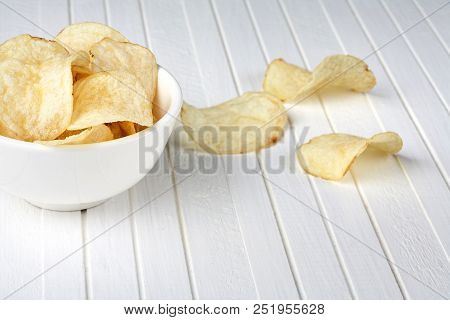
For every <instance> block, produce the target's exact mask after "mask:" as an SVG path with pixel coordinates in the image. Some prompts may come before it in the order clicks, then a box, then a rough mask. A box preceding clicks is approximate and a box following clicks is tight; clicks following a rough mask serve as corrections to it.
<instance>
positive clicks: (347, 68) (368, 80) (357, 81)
mask: <svg viewBox="0 0 450 320" xmlns="http://www.w3.org/2000/svg"><path fill="white" fill-rule="evenodd" d="M375 84H376V79H375V76H374V75H373V73H372V71H370V70H369V68H368V66H367V64H366V63H365V62H364V61H363V60H360V59H358V58H356V57H353V56H350V55H341V54H338V55H333V56H329V57H326V58H325V59H324V60H323V61H322V62H321V63H320V64H319V65H318V66H317V67H316V68H315V69H314V70H313V72H312V73H310V72H309V71H307V70H305V69H302V68H300V67H297V66H295V65H293V64H289V63H287V62H285V61H284V60H282V59H277V60H274V61H273V62H272V63H271V64H270V65H269V66H268V67H267V70H266V75H265V77H264V83H263V88H264V91H266V92H269V93H271V94H273V95H275V96H277V97H278V98H279V99H281V100H283V101H291V102H292V101H301V100H303V99H305V98H307V97H309V96H311V95H312V94H314V93H316V92H319V91H320V90H324V89H327V88H343V89H347V90H353V91H357V92H367V91H369V90H370V89H372V88H373V87H374V86H375Z"/></svg>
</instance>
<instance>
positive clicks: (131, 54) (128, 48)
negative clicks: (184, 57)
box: [90, 38, 158, 103]
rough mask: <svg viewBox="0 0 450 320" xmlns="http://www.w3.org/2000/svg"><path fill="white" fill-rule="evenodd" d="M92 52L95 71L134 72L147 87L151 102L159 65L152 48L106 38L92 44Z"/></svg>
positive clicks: (146, 90)
mask: <svg viewBox="0 0 450 320" xmlns="http://www.w3.org/2000/svg"><path fill="white" fill-rule="evenodd" d="M90 54H91V57H92V65H91V68H92V70H93V71H94V72H100V71H114V70H118V71H127V72H129V73H131V74H134V75H135V76H136V77H137V78H138V79H139V81H140V82H141V84H142V86H143V87H144V88H145V93H146V95H147V97H148V100H149V103H151V102H152V101H153V98H154V96H155V93H156V81H157V78H158V66H157V64H156V60H155V56H154V55H153V53H152V52H151V51H150V50H148V49H147V48H144V47H141V46H139V45H137V44H133V43H129V42H118V41H114V40H112V39H109V38H105V39H103V40H102V41H100V42H98V43H96V44H94V45H93V46H92V48H91V50H90Z"/></svg>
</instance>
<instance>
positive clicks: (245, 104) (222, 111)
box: [181, 92, 287, 154]
mask: <svg viewBox="0 0 450 320" xmlns="http://www.w3.org/2000/svg"><path fill="white" fill-rule="evenodd" d="M284 110H285V109H284V106H283V103H282V102H281V101H280V100H278V99H277V98H275V97H274V96H272V95H270V94H267V93H263V92H247V93H245V94H243V95H242V96H240V97H237V98H235V99H232V100H229V101H227V102H225V103H222V104H220V105H217V106H213V107H209V108H202V109H198V108H195V107H192V106H189V105H187V104H184V105H183V108H182V110H181V120H182V121H183V124H184V126H185V130H186V131H187V132H188V134H189V135H190V136H191V138H192V139H193V140H194V141H195V142H196V143H197V144H198V145H199V146H200V147H201V148H202V149H203V150H206V151H208V152H210V153H217V154H228V153H244V152H253V151H258V150H260V149H261V148H266V147H268V146H270V145H272V144H274V143H276V142H277V141H278V140H279V139H280V138H281V136H282V134H283V128H284V126H285V124H286V121H287V116H286V115H285V114H284Z"/></svg>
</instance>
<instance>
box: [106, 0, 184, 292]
mask: <svg viewBox="0 0 450 320" xmlns="http://www.w3.org/2000/svg"><path fill="white" fill-rule="evenodd" d="M106 8H107V12H108V21H109V24H110V25H111V26H112V27H114V28H116V29H117V30H120V32H122V33H123V34H124V35H125V36H126V37H127V38H128V39H129V40H130V41H134V42H136V43H138V44H141V45H143V46H148V44H147V39H146V31H145V28H144V23H143V19H142V13H141V8H140V5H139V1H129V2H126V3H125V2H123V1H108V2H106ZM123 16H126V17H127V19H122V17H123ZM166 158H167V157H166V154H163V155H162V156H161V159H160V162H159V163H157V164H156V165H155V168H158V170H157V171H155V172H153V170H152V172H151V173H150V174H149V175H148V176H147V177H146V178H145V180H143V181H141V182H140V183H139V184H137V185H136V186H134V187H133V188H132V189H131V190H130V201H131V209H132V210H133V211H134V210H136V209H138V208H140V207H142V206H143V205H145V204H146V203H148V202H150V203H149V204H148V205H145V207H144V208H142V209H141V210H139V211H138V212H136V213H135V214H134V215H133V217H132V228H133V234H134V237H135V246H136V248H135V250H136V254H137V263H138V264H139V265H138V266H137V268H138V272H140V274H139V277H140V281H141V298H142V299H191V298H192V294H191V287H190V283H189V274H188V270H187V265H186V257H185V254H184V248H183V242H182V236H181V233H180V225H179V220H178V213H177V207H176V195H175V190H174V188H175V187H174V186H172V176H171V175H172V169H171V168H170V166H169V163H168V161H167V160H166ZM160 194H162V195H161V196H160ZM155 197H157V198H156V199H155Z"/></svg>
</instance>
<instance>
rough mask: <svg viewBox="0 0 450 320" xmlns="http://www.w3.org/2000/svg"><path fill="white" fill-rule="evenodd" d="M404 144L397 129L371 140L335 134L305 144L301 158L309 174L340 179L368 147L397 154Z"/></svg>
mask: <svg viewBox="0 0 450 320" xmlns="http://www.w3.org/2000/svg"><path fill="white" fill-rule="evenodd" d="M402 146H403V142H402V139H401V138H400V136H399V135H398V134H396V133H395V132H383V133H379V134H376V135H374V136H373V137H372V138H370V139H366V138H361V137H357V136H353V135H349V134H340V133H332V134H325V135H322V136H318V137H315V138H313V139H311V140H310V141H309V142H308V143H306V144H304V145H302V146H301V147H300V149H299V152H298V157H299V160H300V164H301V166H302V168H303V169H304V170H305V171H306V172H307V173H309V174H311V175H313V176H317V177H320V178H323V179H328V180H339V179H341V178H342V177H344V175H345V174H346V173H347V171H348V170H349V169H350V167H351V165H352V164H353V162H354V161H355V160H356V159H357V158H358V156H359V155H360V154H362V153H363V152H364V151H365V150H366V149H367V148H368V147H371V148H376V149H378V150H381V151H383V152H386V153H388V154H394V153H397V152H399V151H400V150H401V148H402Z"/></svg>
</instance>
